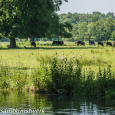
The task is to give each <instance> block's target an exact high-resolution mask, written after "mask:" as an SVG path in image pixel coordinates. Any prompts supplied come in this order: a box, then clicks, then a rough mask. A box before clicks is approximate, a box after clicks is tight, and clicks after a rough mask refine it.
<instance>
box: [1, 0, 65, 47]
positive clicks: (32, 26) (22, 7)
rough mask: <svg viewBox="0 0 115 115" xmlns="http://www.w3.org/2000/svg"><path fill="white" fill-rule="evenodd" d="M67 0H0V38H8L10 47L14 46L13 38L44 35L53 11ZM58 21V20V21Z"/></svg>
mask: <svg viewBox="0 0 115 115" xmlns="http://www.w3.org/2000/svg"><path fill="white" fill-rule="evenodd" d="M63 1H65V2H67V0H22V1H20V0H0V38H9V39H10V47H16V42H15V38H16V37H18V38H28V37H29V38H33V37H38V38H40V37H45V36H46V33H47V32H48V30H49V28H50V25H51V23H52V22H51V19H52V16H53V13H54V12H55V11H56V10H59V6H60V5H61V4H62V2H63ZM58 23H59V22H58Z"/></svg>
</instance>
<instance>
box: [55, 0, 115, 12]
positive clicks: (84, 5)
mask: <svg viewBox="0 0 115 115" xmlns="http://www.w3.org/2000/svg"><path fill="white" fill-rule="evenodd" d="M94 11H98V12H101V13H104V14H107V13H108V12H112V13H114V14H115V0H68V2H63V4H62V5H61V6H60V11H58V12H57V13H58V14H62V13H66V14H67V13H68V12H71V13H75V12H77V13H89V14H90V13H92V12H94Z"/></svg>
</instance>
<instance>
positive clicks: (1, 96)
mask: <svg viewBox="0 0 115 115" xmlns="http://www.w3.org/2000/svg"><path fill="white" fill-rule="evenodd" d="M9 109H10V110H15V112H14V113H10V112H9V113H8V111H7V112H6V113H2V112H1V113H0V114H1V115H4V114H10V115H11V114H13V115H14V114H17V113H16V109H17V110H26V111H22V113H20V114H21V115H22V114H26V115H27V114H30V113H29V112H33V113H32V114H33V115H34V114H36V113H35V111H36V112H37V114H45V115H46V114H47V115H51V114H52V115H58V114H59V115H66V114H67V115H115V100H114V99H104V98H95V97H93V98H90V97H87V98H86V97H85V98H84V97H80V98H79V97H76V96H74V97H70V96H59V95H58V96H57V95H40V94H34V93H30V92H7V91H0V110H9ZM31 110H33V111H31ZM18 114H19V113H18Z"/></svg>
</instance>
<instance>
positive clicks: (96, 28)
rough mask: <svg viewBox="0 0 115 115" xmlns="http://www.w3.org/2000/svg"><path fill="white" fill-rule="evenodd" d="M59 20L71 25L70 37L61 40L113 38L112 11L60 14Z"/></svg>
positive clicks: (113, 17) (114, 30)
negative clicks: (104, 12) (105, 12)
mask: <svg viewBox="0 0 115 115" xmlns="http://www.w3.org/2000/svg"><path fill="white" fill-rule="evenodd" d="M59 17H60V22H61V23H63V22H68V23H70V24H72V25H73V30H72V32H71V33H72V37H71V38H70V39H68V38H63V40H68V41H75V40H78V39H81V40H86V41H87V40H95V41H103V40H104V41H106V40H109V39H111V40H115V16H114V13H111V12H109V13H107V14H103V13H101V12H93V13H91V14H80V13H77V12H76V13H73V14H72V13H70V12H68V14H60V15H59Z"/></svg>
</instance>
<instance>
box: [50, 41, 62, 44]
mask: <svg viewBox="0 0 115 115" xmlns="http://www.w3.org/2000/svg"><path fill="white" fill-rule="evenodd" d="M52 44H57V45H63V44H64V42H63V41H53V43H52Z"/></svg>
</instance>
